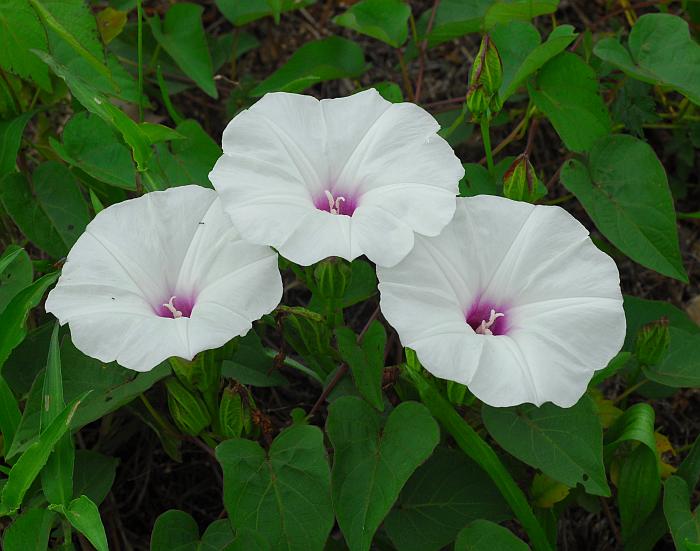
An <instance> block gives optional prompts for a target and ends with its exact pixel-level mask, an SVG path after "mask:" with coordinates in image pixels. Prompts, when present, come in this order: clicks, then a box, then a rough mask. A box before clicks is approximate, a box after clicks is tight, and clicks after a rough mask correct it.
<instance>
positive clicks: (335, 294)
mask: <svg viewBox="0 0 700 551" xmlns="http://www.w3.org/2000/svg"><path fill="white" fill-rule="evenodd" d="M351 274H352V270H351V268H350V264H349V263H348V262H346V261H344V260H342V259H339V258H328V259H326V260H323V261H321V262H319V263H318V265H317V266H316V269H315V270H314V279H315V280H316V286H317V288H318V291H319V293H320V294H321V297H322V298H324V299H340V298H343V295H344V294H345V290H346V289H347V287H348V284H349V283H350V277H351Z"/></svg>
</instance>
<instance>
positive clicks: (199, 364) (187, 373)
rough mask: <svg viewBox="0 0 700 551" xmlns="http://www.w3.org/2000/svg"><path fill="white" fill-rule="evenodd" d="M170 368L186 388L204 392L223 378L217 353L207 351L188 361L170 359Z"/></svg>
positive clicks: (175, 358)
mask: <svg viewBox="0 0 700 551" xmlns="http://www.w3.org/2000/svg"><path fill="white" fill-rule="evenodd" d="M170 366H171V367H172V368H173V371H174V372H175V375H177V378H178V379H180V381H182V382H183V383H184V384H185V385H186V386H189V387H193V388H197V389H199V390H202V391H206V390H208V389H210V388H211V387H212V386H214V385H217V384H218V383H219V378H220V376H221V363H220V362H219V361H217V360H216V353H215V352H213V351H206V352H202V353H200V354H197V356H196V357H195V358H194V360H192V361H191V362H190V361H187V360H184V359H182V358H177V357H172V358H170Z"/></svg>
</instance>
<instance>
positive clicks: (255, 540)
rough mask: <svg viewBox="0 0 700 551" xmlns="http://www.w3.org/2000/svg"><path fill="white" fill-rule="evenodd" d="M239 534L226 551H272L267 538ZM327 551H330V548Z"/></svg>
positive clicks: (251, 532)
mask: <svg viewBox="0 0 700 551" xmlns="http://www.w3.org/2000/svg"><path fill="white" fill-rule="evenodd" d="M237 532H238V533H237V534H236V537H235V538H234V540H233V543H231V545H230V546H229V547H227V548H226V549H225V550H224V551H270V544H269V543H267V540H266V539H265V536H263V535H261V534H258V533H256V532H253V531H252V530H246V529H243V530H237ZM331 541H332V540H331ZM325 551H328V548H326V549H325Z"/></svg>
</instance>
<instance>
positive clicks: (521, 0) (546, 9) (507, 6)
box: [484, 0, 559, 29]
mask: <svg viewBox="0 0 700 551" xmlns="http://www.w3.org/2000/svg"><path fill="white" fill-rule="evenodd" d="M558 5H559V0H495V1H493V2H492V3H491V6H490V7H489V9H488V10H487V11H486V16H485V17H484V26H485V27H486V28H487V29H490V28H492V27H494V26H495V25H498V24H499V23H507V22H508V21H515V20H522V21H529V20H531V19H534V18H535V17H537V16H539V15H545V14H547V13H554V12H555V11H556V10H557V6H558Z"/></svg>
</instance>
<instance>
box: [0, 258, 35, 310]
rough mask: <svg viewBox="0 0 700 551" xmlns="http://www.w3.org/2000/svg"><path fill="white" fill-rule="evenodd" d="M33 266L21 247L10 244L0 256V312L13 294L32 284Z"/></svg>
mask: <svg viewBox="0 0 700 551" xmlns="http://www.w3.org/2000/svg"><path fill="white" fill-rule="evenodd" d="M33 278H34V268H33V266H32V261H31V259H30V258H29V255H28V254H27V251H25V250H24V249H23V248H21V247H18V246H17V245H10V246H9V247H7V249H5V252H3V253H2V256H0V312H2V311H3V310H4V309H5V308H6V307H7V305H8V304H9V303H10V301H11V300H12V299H13V298H14V296H15V295H16V294H17V293H19V292H20V291H21V290H22V289H24V288H25V287H27V286H28V285H31V284H32V280H33Z"/></svg>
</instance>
